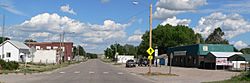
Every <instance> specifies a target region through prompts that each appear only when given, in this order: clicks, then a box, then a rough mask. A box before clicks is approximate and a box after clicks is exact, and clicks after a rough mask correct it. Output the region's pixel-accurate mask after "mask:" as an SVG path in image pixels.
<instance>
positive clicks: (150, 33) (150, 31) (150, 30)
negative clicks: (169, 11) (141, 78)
mask: <svg viewBox="0 0 250 83" xmlns="http://www.w3.org/2000/svg"><path fill="white" fill-rule="evenodd" d="M149 19H150V22H149V23H150V29H149V48H152V4H150V17H149ZM150 56H152V55H150ZM151 66H152V59H150V60H149V71H148V73H149V74H151Z"/></svg>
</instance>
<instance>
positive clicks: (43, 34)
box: [30, 32, 50, 38]
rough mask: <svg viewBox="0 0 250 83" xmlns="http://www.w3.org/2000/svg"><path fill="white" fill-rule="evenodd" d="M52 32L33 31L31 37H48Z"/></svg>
mask: <svg viewBox="0 0 250 83" xmlns="http://www.w3.org/2000/svg"><path fill="white" fill-rule="evenodd" d="M49 35H50V33H48V32H37V33H32V34H31V35H30V37H31V38H36V37H48V36H49Z"/></svg>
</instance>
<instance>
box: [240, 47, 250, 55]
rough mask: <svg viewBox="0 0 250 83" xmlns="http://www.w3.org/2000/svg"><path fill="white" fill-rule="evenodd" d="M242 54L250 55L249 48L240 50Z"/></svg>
mask: <svg viewBox="0 0 250 83" xmlns="http://www.w3.org/2000/svg"><path fill="white" fill-rule="evenodd" d="M240 52H242V53H243V54H250V48H243V49H241V50H240Z"/></svg>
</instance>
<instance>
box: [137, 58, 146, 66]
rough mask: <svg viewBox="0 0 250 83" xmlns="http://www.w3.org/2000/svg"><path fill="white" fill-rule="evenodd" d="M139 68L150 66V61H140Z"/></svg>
mask: <svg viewBox="0 0 250 83" xmlns="http://www.w3.org/2000/svg"><path fill="white" fill-rule="evenodd" d="M137 64H138V66H149V61H148V59H142V58H141V59H139V61H138V63H137Z"/></svg>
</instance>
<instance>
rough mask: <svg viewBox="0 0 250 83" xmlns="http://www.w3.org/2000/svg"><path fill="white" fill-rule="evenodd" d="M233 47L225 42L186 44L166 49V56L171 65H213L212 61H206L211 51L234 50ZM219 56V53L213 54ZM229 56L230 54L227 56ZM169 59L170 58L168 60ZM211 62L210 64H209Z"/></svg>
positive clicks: (202, 66)
mask: <svg viewBox="0 0 250 83" xmlns="http://www.w3.org/2000/svg"><path fill="white" fill-rule="evenodd" d="M234 50H235V48H234V46H232V45H225V44H194V45H188V46H179V47H171V48H168V49H167V55H168V57H169V56H170V55H172V56H173V58H172V65H175V66H184V67H200V68H206V67H210V68H211V67H212V68H213V67H215V66H213V65H215V61H214V63H206V61H205V60H206V58H207V56H208V54H209V53H211V52H225V53H222V54H227V53H226V52H234ZM215 56H220V55H215ZM228 57H230V56H228ZM168 61H170V59H169V60H168ZM211 64H212V66H211Z"/></svg>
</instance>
